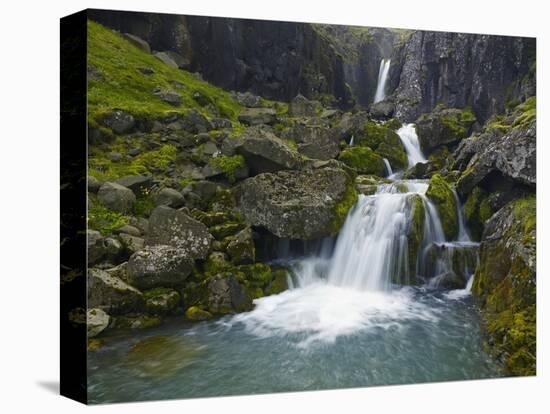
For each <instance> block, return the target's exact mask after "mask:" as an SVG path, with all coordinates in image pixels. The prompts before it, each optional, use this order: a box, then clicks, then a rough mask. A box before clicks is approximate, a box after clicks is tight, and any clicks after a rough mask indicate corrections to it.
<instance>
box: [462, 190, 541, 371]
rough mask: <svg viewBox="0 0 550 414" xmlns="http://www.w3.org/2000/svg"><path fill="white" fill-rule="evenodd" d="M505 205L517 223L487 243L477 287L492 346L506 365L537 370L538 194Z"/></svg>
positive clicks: (512, 223) (482, 249) (477, 277)
mask: <svg viewBox="0 0 550 414" xmlns="http://www.w3.org/2000/svg"><path fill="white" fill-rule="evenodd" d="M505 208H507V209H508V210H507V211H506V214H507V220H511V221H512V222H511V224H510V225H509V227H508V228H505V229H504V233H503V234H502V235H501V237H499V238H494V239H489V240H486V241H485V242H484V243H483V244H482V247H481V250H480V259H479V265H478V267H477V269H476V274H475V277H474V284H473V287H472V292H473V293H474V295H475V296H476V297H478V298H479V299H480V300H481V310H482V316H483V318H484V320H485V322H486V328H487V333H488V334H489V337H490V339H491V344H492V349H493V351H494V353H495V354H496V355H497V356H499V357H500V358H501V359H502V360H503V361H504V366H505V368H506V370H507V371H508V372H509V373H510V374H512V375H522V376H523V375H534V374H535V373H536V270H535V269H534V265H533V263H531V261H532V259H534V257H535V255H536V246H535V237H536V199H535V197H534V196H530V197H526V198H522V199H518V200H515V201H513V202H512V203H510V204H509V205H508V206H507V207H505ZM520 250H521V253H520V252H519V251H520Z"/></svg>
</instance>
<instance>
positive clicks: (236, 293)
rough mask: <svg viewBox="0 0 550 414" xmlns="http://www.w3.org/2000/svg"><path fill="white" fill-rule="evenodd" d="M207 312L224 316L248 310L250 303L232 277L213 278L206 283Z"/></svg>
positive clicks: (244, 292)
mask: <svg viewBox="0 0 550 414" xmlns="http://www.w3.org/2000/svg"><path fill="white" fill-rule="evenodd" d="M208 292H209V293H208V302H207V303H208V311H209V312H211V313H214V314H226V313H234V312H240V311H244V310H249V309H251V307H252V301H251V300H250V297H249V296H248V295H247V293H246V291H245V290H244V289H243V288H242V286H241V285H240V284H239V282H238V280H237V279H236V278H235V277H233V276H227V277H225V276H214V277H212V278H211V279H210V280H209V282H208Z"/></svg>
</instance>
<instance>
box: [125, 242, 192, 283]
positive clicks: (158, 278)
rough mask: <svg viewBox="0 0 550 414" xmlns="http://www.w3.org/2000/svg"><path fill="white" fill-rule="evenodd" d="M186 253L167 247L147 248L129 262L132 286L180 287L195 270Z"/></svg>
mask: <svg viewBox="0 0 550 414" xmlns="http://www.w3.org/2000/svg"><path fill="white" fill-rule="evenodd" d="M193 263H194V261H193V258H192V257H190V256H189V255H188V254H187V252H186V251H184V250H181V249H178V248H175V247H172V246H165V245H155V246H147V247H146V248H145V249H143V250H140V251H138V252H136V253H134V254H133V255H132V256H131V257H130V260H129V261H128V273H129V278H130V280H131V283H132V285H134V286H136V287H138V288H140V289H151V288H155V287H166V286H180V285H181V284H182V283H183V282H184V281H185V279H187V276H188V275H189V273H191V270H192V268H193Z"/></svg>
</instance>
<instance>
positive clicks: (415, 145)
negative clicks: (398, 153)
mask: <svg viewBox="0 0 550 414" xmlns="http://www.w3.org/2000/svg"><path fill="white" fill-rule="evenodd" d="M397 135H399V138H400V139H401V142H402V143H403V146H404V147H405V151H406V152H407V156H408V158H409V168H410V167H413V166H414V165H415V164H417V163H419V162H426V161H427V160H426V157H424V154H422V150H421V149H420V142H419V141H418V135H417V134H416V128H415V127H414V124H405V125H403V126H402V127H401V128H399V129H398V130H397Z"/></svg>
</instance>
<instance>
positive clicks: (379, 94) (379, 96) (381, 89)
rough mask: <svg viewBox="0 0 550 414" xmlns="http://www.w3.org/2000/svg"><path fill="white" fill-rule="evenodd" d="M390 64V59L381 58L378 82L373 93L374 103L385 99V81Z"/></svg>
mask: <svg viewBox="0 0 550 414" xmlns="http://www.w3.org/2000/svg"><path fill="white" fill-rule="evenodd" d="M390 64H391V59H382V60H381V61H380V69H379V71H378V83H377V85H376V93H375V94H374V103H377V102H380V101H383V100H384V99H386V83H387V81H388V73H389V71H390Z"/></svg>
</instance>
